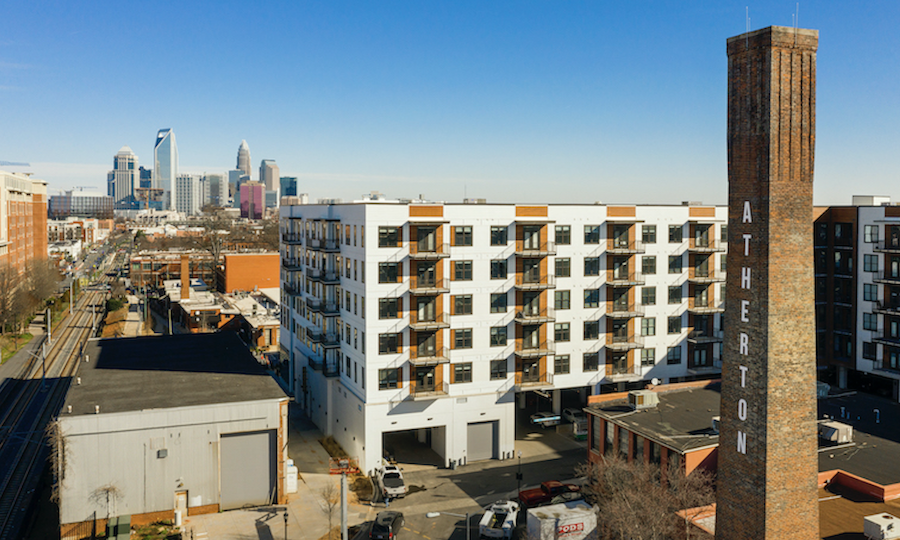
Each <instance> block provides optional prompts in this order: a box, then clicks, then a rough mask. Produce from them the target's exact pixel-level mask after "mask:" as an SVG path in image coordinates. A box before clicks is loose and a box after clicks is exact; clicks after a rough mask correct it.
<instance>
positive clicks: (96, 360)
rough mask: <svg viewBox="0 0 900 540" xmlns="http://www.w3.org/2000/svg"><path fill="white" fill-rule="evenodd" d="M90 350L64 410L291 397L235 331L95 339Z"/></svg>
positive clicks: (114, 410) (133, 408) (134, 408)
mask: <svg viewBox="0 0 900 540" xmlns="http://www.w3.org/2000/svg"><path fill="white" fill-rule="evenodd" d="M84 352H85V354H86V355H88V358H89V361H88V362H82V363H81V367H80V370H79V376H80V378H81V384H75V383H74V382H73V384H72V386H71V388H70V389H69V394H68V395H67V396H66V402H65V404H64V406H63V411H66V410H67V409H68V406H71V407H72V412H71V413H66V412H63V413H62V414H63V415H66V414H71V415H83V414H94V411H95V406H97V405H99V406H100V411H101V412H102V413H118V412H128V411H140V410H144V409H161V408H176V407H192V406H199V405H213V404H220V403H238V402H244V401H259V400H267V399H284V398H286V397H287V396H286V395H285V393H284V391H282V389H281V387H280V386H278V383H276V382H275V380H274V379H273V378H272V377H271V376H270V375H269V374H268V372H267V371H266V370H265V368H264V367H263V366H262V365H260V364H259V363H258V362H257V361H256V359H255V358H254V357H253V355H252V354H250V351H249V350H248V349H247V347H246V346H245V345H244V344H243V343H242V342H241V340H240V339H239V338H238V337H237V335H236V334H234V333H232V332H218V333H212V334H182V335H171V336H150V337H137V338H118V339H101V340H92V341H90V342H88V344H87V346H86V347H85V350H84Z"/></svg>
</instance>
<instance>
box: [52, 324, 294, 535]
mask: <svg viewBox="0 0 900 540" xmlns="http://www.w3.org/2000/svg"><path fill="white" fill-rule="evenodd" d="M84 353H85V355H86V361H84V362H82V363H81V368H80V370H79V373H78V378H77V379H76V380H75V381H73V383H72V387H71V389H70V391H69V394H68V396H67V398H66V402H65V404H64V406H63V410H62V411H61V413H60V418H59V433H60V439H61V444H60V445H59V451H58V452H57V455H58V456H60V458H59V459H58V460H57V462H58V463H57V476H58V478H59V485H58V493H59V513H60V524H61V526H60V537H61V538H80V537H83V536H84V533H85V531H90V530H103V528H104V527H105V525H106V522H107V519H108V518H110V517H114V516H125V515H130V516H131V523H132V525H139V524H143V523H152V522H154V521H157V520H160V519H173V518H175V517H176V515H180V516H187V515H194V514H201V513H208V512H217V511H220V510H228V509H232V508H240V507H244V506H253V505H264V504H271V503H284V502H285V489H284V487H285V485H284V482H285V460H286V459H287V411H288V397H287V396H286V395H285V394H284V392H283V391H282V390H281V388H280V387H279V386H278V384H277V383H276V382H275V381H274V380H273V379H272V377H271V376H270V375H269V374H268V372H266V370H265V368H264V367H263V366H261V365H260V364H259V363H258V362H257V361H256V360H255V359H254V358H253V356H252V355H251V354H250V352H249V351H248V350H247V347H246V346H245V345H244V344H243V343H242V342H241V341H240V340H239V339H238V337H237V336H236V335H235V334H233V333H231V332H222V333H215V334H188V335H174V336H161V337H139V338H126V339H104V340H96V341H91V342H90V343H89V344H88V345H87V347H86V348H85V351H84ZM176 511H178V514H176Z"/></svg>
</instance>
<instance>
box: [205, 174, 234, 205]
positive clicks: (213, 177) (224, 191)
mask: <svg viewBox="0 0 900 540" xmlns="http://www.w3.org/2000/svg"><path fill="white" fill-rule="evenodd" d="M204 179H205V182H204V185H205V187H204V194H203V204H211V205H213V206H221V207H225V206H227V205H228V182H226V181H225V175H224V174H207V175H206V176H205V177H204Z"/></svg>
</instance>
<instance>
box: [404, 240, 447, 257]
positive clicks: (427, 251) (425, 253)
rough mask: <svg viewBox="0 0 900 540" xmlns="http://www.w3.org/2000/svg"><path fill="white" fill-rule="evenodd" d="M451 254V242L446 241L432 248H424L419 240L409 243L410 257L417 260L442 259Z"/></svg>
mask: <svg viewBox="0 0 900 540" xmlns="http://www.w3.org/2000/svg"><path fill="white" fill-rule="evenodd" d="M449 256H450V244H447V243H444V244H440V245H436V246H431V247H430V248H422V247H420V246H419V243H418V242H410V243H409V258H410V259H415V260H419V261H421V260H426V261H427V260H433V259H442V258H444V257H449Z"/></svg>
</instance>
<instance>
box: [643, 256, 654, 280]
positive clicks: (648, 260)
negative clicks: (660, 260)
mask: <svg viewBox="0 0 900 540" xmlns="http://www.w3.org/2000/svg"><path fill="white" fill-rule="evenodd" d="M641 272H643V273H644V275H652V274H655V273H656V255H646V256H644V257H641Z"/></svg>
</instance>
